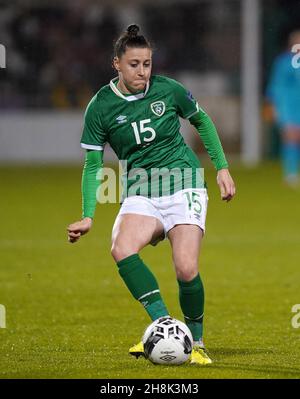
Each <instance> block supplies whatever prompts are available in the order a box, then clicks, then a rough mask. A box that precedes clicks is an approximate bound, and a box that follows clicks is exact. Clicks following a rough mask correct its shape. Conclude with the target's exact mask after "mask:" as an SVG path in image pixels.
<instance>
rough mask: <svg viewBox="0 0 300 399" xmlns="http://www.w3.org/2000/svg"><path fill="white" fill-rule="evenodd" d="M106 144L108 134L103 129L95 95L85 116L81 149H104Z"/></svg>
mask: <svg viewBox="0 0 300 399" xmlns="http://www.w3.org/2000/svg"><path fill="white" fill-rule="evenodd" d="M105 143H106V133H105V131H104V129H103V126H102V123H101V118H100V113H99V102H98V100H97V95H95V96H94V97H93V98H92V99H91V101H90V102H89V104H88V106H87V108H86V111H85V114H84V126H83V132H82V137H81V142H80V144H81V147H82V148H85V149H87V150H98V151H101V150H103V149H104V145H105Z"/></svg>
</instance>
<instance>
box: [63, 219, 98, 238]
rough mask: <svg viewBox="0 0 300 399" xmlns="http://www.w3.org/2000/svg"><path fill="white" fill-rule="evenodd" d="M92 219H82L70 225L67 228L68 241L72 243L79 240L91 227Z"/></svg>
mask: <svg viewBox="0 0 300 399" xmlns="http://www.w3.org/2000/svg"><path fill="white" fill-rule="evenodd" d="M92 224H93V219H91V218H84V219H82V220H79V221H78V222H75V223H72V224H70V225H69V226H68V227H67V232H68V241H69V242H71V243H74V242H76V241H78V240H79V238H80V237H81V236H83V235H84V234H86V233H87V232H88V231H89V230H90V229H91V227H92Z"/></svg>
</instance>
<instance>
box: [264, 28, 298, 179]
mask: <svg viewBox="0 0 300 399" xmlns="http://www.w3.org/2000/svg"><path fill="white" fill-rule="evenodd" d="M296 44H298V45H300V30H297V31H293V32H292V33H291V34H290V36H289V46H288V47H289V48H288V49H287V51H285V52H284V53H282V54H280V55H279V56H278V57H277V58H276V59H275V61H274V64H273V67H272V72H271V76H270V80H269V84H268V87H267V99H268V101H269V102H270V103H271V104H272V106H273V111H274V112H273V115H274V119H275V120H276V122H277V123H278V125H279V127H280V130H281V133H282V148H281V156H282V166H283V174H284V180H285V182H286V183H287V184H289V185H292V186H294V185H297V186H298V185H299V183H300V180H299V162H300V68H297V67H296V66H295V64H294V62H293V60H294V57H295V53H294V52H292V48H293V47H294V45H296Z"/></svg>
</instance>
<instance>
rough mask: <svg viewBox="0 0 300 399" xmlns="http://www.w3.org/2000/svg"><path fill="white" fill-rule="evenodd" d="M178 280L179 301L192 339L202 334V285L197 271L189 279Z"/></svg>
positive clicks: (196, 339)
mask: <svg viewBox="0 0 300 399" xmlns="http://www.w3.org/2000/svg"><path fill="white" fill-rule="evenodd" d="M177 281H178V285H179V302H180V306H181V310H182V313H183V315H184V320H185V322H186V324H187V326H188V327H189V329H190V330H191V333H192V335H193V339H194V341H199V340H200V339H201V338H202V336H203V312H204V287H203V284H202V281H201V278H200V275H199V273H198V274H197V276H196V277H195V278H194V279H193V280H191V281H180V280H177Z"/></svg>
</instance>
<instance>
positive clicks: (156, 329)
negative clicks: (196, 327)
mask: <svg viewBox="0 0 300 399" xmlns="http://www.w3.org/2000/svg"><path fill="white" fill-rule="evenodd" d="M142 340H143V345H144V354H145V357H146V359H149V360H150V361H151V362H152V363H155V364H167V365H172V364H174V365H179V364H182V363H185V362H186V361H187V360H188V359H189V357H190V355H191V353H192V348H193V337H192V334H191V331H190V329H189V328H188V326H187V325H186V324H185V323H183V322H182V321H179V320H176V319H173V318H172V317H161V318H159V319H157V320H155V321H154V322H153V323H151V324H150V325H149V326H148V327H147V328H146V330H145V332H144V335H143V338H142Z"/></svg>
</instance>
